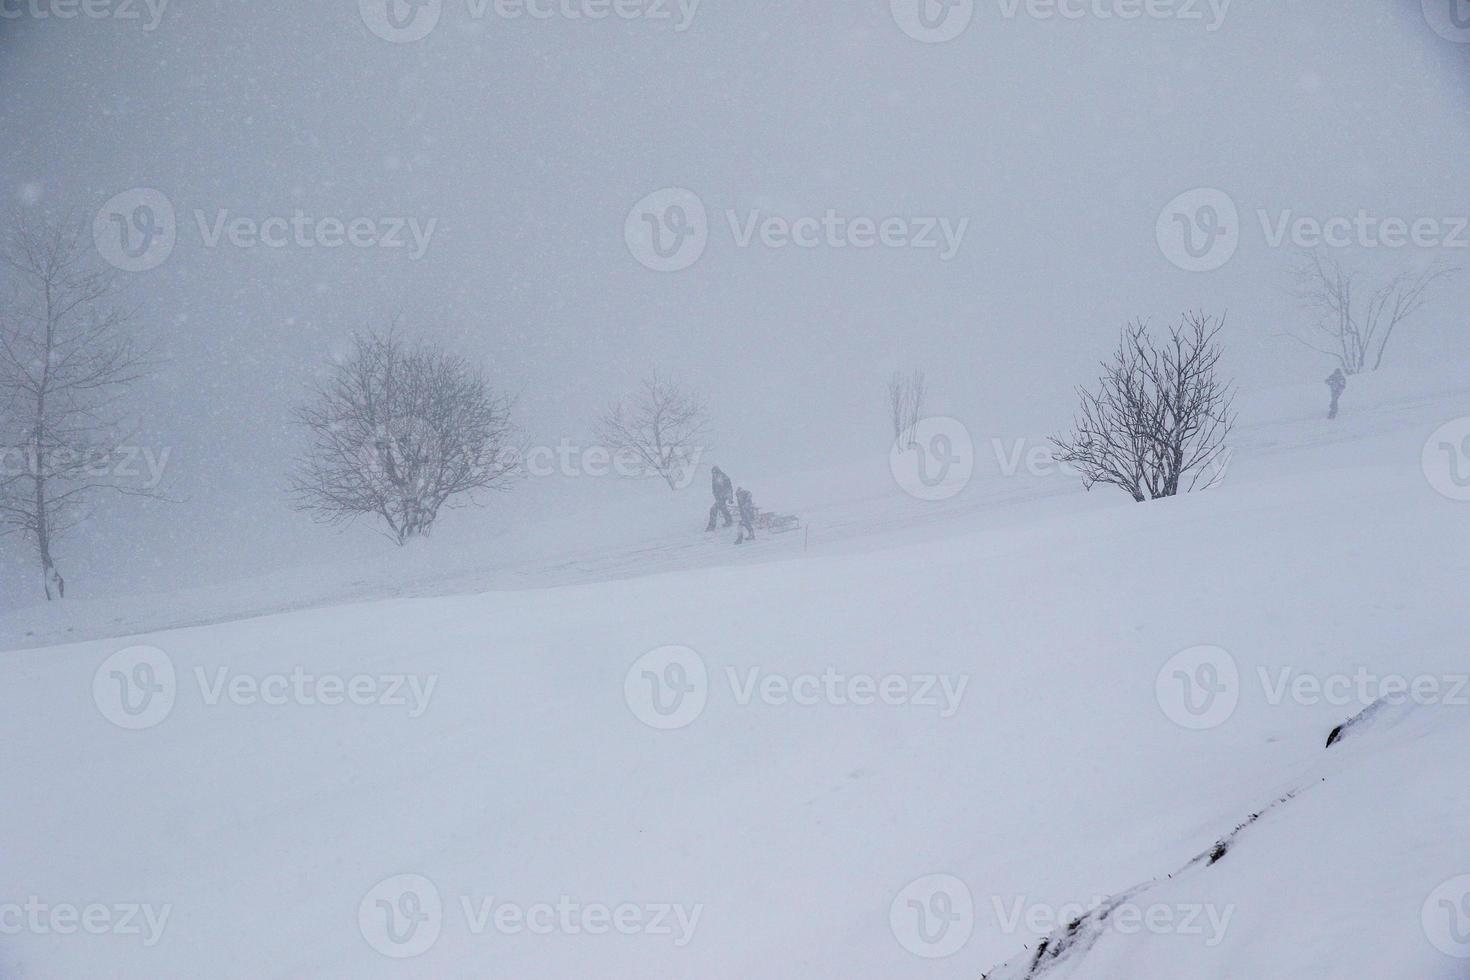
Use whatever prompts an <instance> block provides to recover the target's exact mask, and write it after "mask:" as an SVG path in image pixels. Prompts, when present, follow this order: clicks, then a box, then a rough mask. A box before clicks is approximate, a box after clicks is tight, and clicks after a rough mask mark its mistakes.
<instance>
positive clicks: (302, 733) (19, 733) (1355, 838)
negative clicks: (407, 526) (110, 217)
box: [0, 375, 1470, 980]
mask: <svg viewBox="0 0 1470 980" xmlns="http://www.w3.org/2000/svg"><path fill="white" fill-rule="evenodd" d="M1319 389H1320V386H1319V385H1314V386H1311V387H1310V388H1308V387H1303V388H1290V389H1281V390H1279V391H1276V392H1273V393H1269V394H1267V395H1263V396H1261V397H1259V398H1257V399H1255V400H1253V401H1251V402H1250V403H1249V404H1243V405H1242V406H1241V407H1242V410H1243V418H1242V425H1241V428H1240V430H1239V433H1238V436H1237V438H1236V440H1235V442H1236V443H1237V444H1238V447H1239V448H1238V451H1237V452H1236V454H1235V456H1234V458H1233V459H1232V461H1231V464H1230V466H1229V468H1228V471H1227V472H1226V473H1225V475H1224V477H1223V479H1222V480H1221V482H1220V485H1219V486H1218V487H1216V488H1215V489H1213V490H1211V491H1209V492H1206V493H1202V494H1193V495H1189V496H1184V497H1178V498H1174V499H1168V500H1160V501H1154V502H1151V503H1150V504H1148V505H1147V506H1137V505H1134V504H1132V503H1131V502H1129V501H1128V500H1127V499H1126V498H1125V497H1124V496H1123V495H1121V494H1118V493H1116V492H1108V491H1103V490H1098V491H1095V492H1094V493H1092V494H1083V493H1081V492H1080V490H1079V489H1078V487H1077V486H1076V483H1075V480H1072V479H1070V478H1068V477H1066V476H1064V475H1060V474H1051V475H1047V474H1040V475H1034V474H1027V473H1025V472H1021V473H1019V474H1016V475H1012V476H1007V475H1005V474H1004V473H1003V472H1002V471H1001V466H1000V464H998V463H997V462H996V460H995V458H994V456H993V454H992V448H991V444H990V441H989V435H988V433H983V432H981V431H980V430H979V427H978V426H972V428H974V429H975V431H974V436H975V440H976V443H977V453H976V469H977V473H976V476H975V478H974V481H973V482H972V484H971V485H970V486H969V487H968V488H966V490H965V492H963V493H961V494H960V495H958V496H956V497H954V498H952V499H950V500H947V501H944V502H938V503H926V502H924V501H918V500H914V499H912V498H910V497H907V496H905V495H904V494H903V492H902V491H901V490H899V489H898V488H897V487H895V485H894V483H893V478H892V476H891V475H890V474H889V472H888V469H887V461H886V460H882V459H879V460H875V461H874V462H873V463H872V464H861V465H860V464H855V465H854V467H853V468H852V470H851V472H847V473H844V474H841V476H842V479H836V478H835V477H834V475H833V474H831V473H827V474H807V475H795V476H786V477H785V478H784V479H783V478H782V476H781V475H780V474H775V475H772V476H771V477H770V478H768V479H767V480H764V481H762V482H761V483H759V484H757V485H758V486H760V487H761V488H762V499H763V501H770V503H771V506H775V507H777V508H778V509H783V510H784V509H790V510H794V511H797V512H799V513H801V515H802V516H803V518H804V519H805V520H806V522H807V525H808V528H807V529H804V530H803V531H800V532H794V533H791V534H787V535H783V536H776V537H764V538H761V539H760V540H758V541H757V543H756V545H755V546H754V547H752V548H749V549H738V550H737V549H734V548H732V547H730V542H729V536H728V534H726V533H725V532H721V533H720V534H718V535H716V536H713V537H706V536H704V535H703V534H702V533H701V531H700V529H699V526H698V522H699V520H700V518H701V517H702V514H701V513H700V512H699V510H698V505H697V499H698V498H692V497H685V496H682V495H679V496H674V495H671V496H670V497H669V498H667V499H665V498H664V497H661V496H660V497H657V498H649V497H646V496H644V495H642V494H636V495H634V494H630V495H629V496H628V497H627V498H626V499H625V500H624V501H623V502H621V503H619V504H617V505H616V506H619V507H626V508H627V511H626V516H625V515H624V514H622V513H620V512H616V511H612V510H605V511H603V512H602V513H601V515H600V518H601V519H592V520H588V521H579V522H568V526H567V527H566V528H563V529H561V530H560V531H558V530H557V529H555V528H553V527H551V526H549V525H548V526H542V527H539V528H531V529H527V530H524V531H522V532H520V534H521V535H522V536H521V537H520V538H519V539H518V538H517V537H516V535H514V534H513V535H510V536H509V537H508V538H507V540H506V541H504V542H503V543H504V548H503V550H502V551H501V552H499V554H501V555H503V556H504V557H503V558H501V559H500V560H497V561H490V562H487V561H486V560H485V559H484V556H483V553H479V552H478V551H477V550H476V548H470V547H468V546H465V550H464V551H463V552H461V553H459V554H456V553H455V552H454V548H455V545H454V544H453V543H452V542H451V543H445V544H444V545H443V549H442V550H441V551H439V552H437V553H436V555H437V558H443V556H445V555H449V556H452V559H453V560H452V561H450V562H449V563H448V565H447V566H446V564H445V562H444V561H440V560H437V558H436V561H435V562H434V563H433V567H434V568H435V569H436V572H435V574H434V575H432V576H430V575H428V574H424V575H421V576H420V575H414V574H405V573H403V572H401V571H394V572H390V571H388V570H386V569H375V568H363V569H355V570H346V569H338V570H329V571H324V572H319V573H315V574H311V575H305V574H303V575H302V576H300V577H299V578H295V579H293V578H290V577H285V576H283V577H281V578H279V579H277V580H261V581H258V582H256V583H254V584H253V585H252V586H251V588H250V590H249V592H248V594H247V593H246V590H245V589H243V588H239V587H237V588H233V589H231V590H218V591H215V592H211V591H209V590H201V591H200V593H199V595H198V596H197V597H194V599H195V600H197V601H194V600H190V601H188V602H183V603H181V602H180V601H179V599H178V597H174V600H173V601H172V602H171V603H170V602H165V601H164V600H163V599H162V598H161V597H160V598H159V599H157V600H149V599H147V598H146V597H143V598H139V599H135V600H130V601H128V602H119V603H116V604H113V605H110V606H103V605H90V606H88V605H84V606H82V607H81V611H80V612H76V611H75V610H70V611H69V612H70V614H71V615H72V616H73V617H75V618H74V619H73V620H72V621H70V622H65V623H64V622H62V621H61V620H59V619H47V618H45V617H44V616H42V615H41V614H40V613H38V611H36V610H19V611H17V612H14V613H11V614H8V615H7V616H6V618H5V620H4V629H5V631H6V633H5V635H6V643H7V645H13V646H16V647H25V649H17V650H15V651H13V652H10V653H7V654H5V655H3V658H0V671H3V677H4V681H5V683H4V684H3V685H0V717H3V718H4V719H5V721H4V723H3V732H4V735H5V742H6V746H7V750H6V752H5V755H4V764H3V765H4V775H5V784H6V787H7V800H6V805H5V806H4V807H3V808H0V836H3V839H5V840H8V841H26V842H28V846H26V847H24V848H15V847H7V848H5V849H4V850H3V852H0V885H3V894H0V901H3V902H7V903H10V904H6V905H3V906H0V976H5V977H11V976H14V977H21V978H28V977H83V976H96V977H101V976H116V977H161V976H211V977H226V976H230V977H252V978H253V977H265V976H272V977H328V976H332V977H338V976H340V977H354V978H363V977H402V976H434V977H506V978H512V977H514V978H519V977H532V976H545V977H594V976H595V977H609V978H611V977H629V978H633V977H637V978H644V977H652V976H657V977H691V978H696V977H697V978H719V977H730V978H748V977H791V978H798V977H834V978H837V977H841V978H857V977H862V978H875V980H877V978H882V980H889V978H896V977H934V978H938V977H945V978H970V980H974V978H978V977H980V976H982V975H989V976H991V977H994V978H1005V980H1016V978H1027V977H1045V978H1049V980H1052V978H1055V980H1061V978H1066V980H1113V978H1119V977H1128V978H1130V980H1174V978H1179V977H1185V976H1187V977H1191V978H1206V980H1207V978H1244V977H1248V978H1252V980H1268V978H1282V980H1285V978H1293V980H1318V978H1320V980H1338V978H1341V977H1344V976H1363V977H1373V978H1375V980H1378V978H1382V980H1399V978H1402V980H1452V978H1463V977H1466V976H1470V958H1466V957H1470V897H1467V896H1470V878H1466V877H1463V876H1467V875H1470V840H1467V838H1466V836H1465V834H1464V820H1465V815H1466V813H1470V762H1467V761H1466V754H1465V751H1464V746H1465V745H1466V739H1467V736H1470V687H1466V685H1465V684H1464V679H1465V677H1466V674H1467V672H1470V661H1467V658H1466V650H1465V642H1464V638H1465V637H1466V636H1467V635H1470V605H1467V604H1466V602H1465V601H1464V592H1465V585H1466V583H1467V582H1470V520H1467V514H1470V512H1467V510H1466V508H1470V504H1466V503H1463V502H1459V501H1455V500H1451V499H1448V498H1447V497H1446V496H1444V495H1442V494H1441V493H1438V492H1436V490H1435V488H1434V486H1433V485H1432V481H1431V479H1429V478H1427V476H1426V473H1425V472H1424V470H1423V468H1422V467H1421V452H1422V450H1423V449H1424V446H1425V440H1426V439H1427V438H1428V437H1429V436H1430V434H1431V433H1432V432H1434V431H1435V430H1436V428H1438V427H1439V426H1440V425H1441V424H1443V423H1445V422H1448V421H1450V420H1453V419H1456V418H1460V417H1464V416H1467V415H1470V388H1465V387H1458V388H1457V387H1456V386H1455V385H1453V384H1446V385H1444V386H1442V387H1441V388H1439V389H1435V388H1432V387H1431V388H1425V387H1423V386H1422V383H1416V384H1415V385H1412V386H1411V385H1410V384H1408V383H1407V381H1405V380H1402V379H1401V380H1395V379H1394V378H1393V377H1392V376H1387V375H1385V376H1384V377H1383V378H1378V379H1372V380H1371V381H1370V382H1366V383H1364V384H1363V385H1362V389H1363V394H1362V395H1360V396H1359V397H1358V399H1357V400H1356V401H1355V402H1353V404H1352V405H1351V411H1350V412H1349V413H1348V414H1346V415H1345V416H1344V417H1343V418H1342V419H1340V420H1339V421H1338V422H1336V423H1328V422H1326V421H1324V420H1321V419H1320V418H1319V414H1320V409H1321V405H1320V401H1321V392H1320V390H1319ZM833 486H841V487H842V488H843V490H842V492H840V493H834V492H833V491H832V489H831V488H832V487H833ZM645 501H648V502H647V503H645ZM691 503H692V504H693V506H694V507H695V510H694V513H693V515H692V516H691V514H690V512H689V507H690V506H691ZM589 528H590V529H591V530H588V529H589ZM610 529H616V530H610ZM518 540H519V541H520V542H522V543H521V544H517V541H518ZM534 540H540V541H542V542H543V543H544V542H547V541H551V542H554V547H551V548H548V549H547V550H546V552H545V553H549V554H554V555H556V556H557V557H555V558H554V559H545V558H543V559H541V560H539V561H538V560H535V559H533V557H532V555H533V554H534V552H533V551H532V549H531V547H530V545H529V544H526V543H525V542H529V541H534ZM640 542H641V543H640ZM433 545H434V547H436V548H437V547H440V545H441V542H440V541H438V540H436V541H435V542H433ZM477 547H478V545H477ZM427 566H428V562H426V563H425V567H427ZM445 567H449V568H451V571H450V572H448V573H446V572H444V571H443V569H444V568H445ZM242 596H244V599H243V600H242V598H241V597H242ZM297 607H300V608H297ZM48 614H49V611H48ZM241 617H247V618H241ZM185 623H199V624H206V625H182V624H185ZM67 630H73V631H74V633H75V635H79V636H80V637H82V641H81V642H72V643H66V644H64V645H48V646H36V644H39V643H49V644H56V643H57V642H58V641H59V640H61V639H64V638H65V636H66V635H67ZM128 634H136V635H128ZM109 637H115V638H109ZM1399 680H1402V682H1403V684H1405V685H1407V686H1408V688H1409V689H1410V690H1412V692H1413V696H1412V697H1411V698H1410V699H1409V700H1410V702H1411V703H1409V704H1407V705H1390V706H1386V707H1381V708H1377V709H1374V710H1373V711H1370V712H1369V713H1368V716H1367V717H1366V718H1365V719H1363V720H1362V721H1361V722H1360V723H1359V724H1355V725H1352V726H1349V727H1348V728H1346V729H1344V731H1343V732H1342V733H1341V734H1340V737H1339V738H1338V739H1337V740H1336V741H1335V743H1334V744H1333V746H1332V747H1331V748H1328V747H1327V746H1326V742H1327V740H1328V736H1329V733H1331V732H1332V731H1333V730H1334V728H1336V727H1337V726H1338V725H1340V724H1341V723H1342V722H1344V721H1345V720H1347V719H1349V718H1351V717H1353V716H1355V715H1358V714H1359V713H1360V712H1363V711H1364V710H1365V709H1367V708H1369V707H1370V705H1372V704H1373V703H1374V702H1375V701H1377V700H1378V699H1379V698H1380V697H1383V696H1385V695H1387V696H1389V697H1390V698H1391V699H1392V700H1395V701H1400V700H1404V699H1403V698H1402V697H1400V696H1397V695H1396V692H1397V691H1399V690H1400V688H1397V687H1395V684H1396V683H1398V682H1399ZM1414 701H1419V702H1423V703H1421V704H1415V703H1412V702H1414ZM124 919H125V920H126V922H127V923H128V924H129V925H131V926H135V927H136V928H135V929H125V928H122V927H121V923H122V921H123V920H124ZM17 924H21V925H17ZM1043 943H1044V944H1045V945H1044V946H1043Z"/></svg>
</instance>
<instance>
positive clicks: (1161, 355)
mask: <svg viewBox="0 0 1470 980" xmlns="http://www.w3.org/2000/svg"><path fill="white" fill-rule="evenodd" d="M1223 327H1224V320H1223V319H1220V320H1217V319H1215V318H1214V317H1212V316H1209V315H1206V314H1204V313H1189V314H1185V315H1184V317H1183V318H1182V319H1181V321H1180V323H1179V325H1178V326H1175V327H1171V328H1170V329H1169V337H1168V339H1167V340H1166V341H1162V342H1160V341H1156V340H1154V338H1153V337H1152V336H1151V335H1150V333H1149V329H1148V325H1147V324H1146V323H1145V322H1143V321H1135V322H1133V323H1131V324H1129V325H1128V326H1126V327H1125V328H1124V329H1123V335H1122V339H1121V340H1120V341H1119V342H1118V349H1117V352H1116V353H1114V355H1113V360H1112V362H1111V363H1106V364H1104V365H1103V366H1102V367H1103V376H1102V379H1101V381H1100V383H1099V386H1098V390H1097V391H1095V392H1092V391H1088V390H1086V389H1081V388H1079V389H1078V392H1077V393H1078V395H1079V396H1080V398H1081V401H1082V405H1081V407H1080V408H1079V409H1078V412H1077V416H1076V419H1075V420H1074V422H1073V432H1072V434H1071V435H1069V436H1066V437H1062V436H1054V437H1053V438H1052V440H1051V441H1052V443H1053V445H1055V447H1056V450H1055V452H1054V453H1053V454H1052V455H1053V458H1054V459H1056V460H1057V461H1058V462H1061V463H1071V464H1072V465H1074V466H1076V467H1077V468H1078V469H1080V470H1081V472H1082V483H1083V486H1084V487H1086V488H1087V489H1089V490H1090V489H1092V487H1093V486H1095V485H1096V484H1099V483H1102V484H1108V485H1112V486H1115V487H1119V488H1121V489H1123V490H1125V491H1127V492H1128V493H1129V494H1131V495H1132V496H1133V499H1134V500H1138V501H1144V500H1152V499H1155V498H1158V497H1172V496H1174V495H1175V494H1177V493H1179V492H1180V491H1181V490H1185V491H1188V490H1194V489H1197V488H1202V486H1208V485H1210V484H1211V483H1212V482H1213V481H1215V480H1217V479H1218V472H1217V468H1218V467H1219V466H1220V465H1223V463H1224V462H1225V461H1226V459H1227V458H1228V456H1227V453H1228V449H1227V447H1226V439H1227V438H1228V437H1229V435H1230V430H1231V428H1232V427H1233V426H1234V424H1235V414H1234V412H1233V411H1232V409H1231V403H1232V401H1233V399H1234V393H1233V391H1232V386H1231V385H1230V384H1229V383H1228V382H1223V381H1221V379H1220V377H1219V366H1220V356H1221V347H1220V343H1219V335H1220V331H1221V329H1222V328H1223Z"/></svg>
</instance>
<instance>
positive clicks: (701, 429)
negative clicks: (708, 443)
mask: <svg viewBox="0 0 1470 980" xmlns="http://www.w3.org/2000/svg"><path fill="white" fill-rule="evenodd" d="M708 423H709V413H708V409H707V407H706V405H705V402H704V399H702V398H700V397H699V396H698V395H696V394H694V393H693V392H691V391H687V390H685V389H684V388H681V387H680V386H679V385H678V384H676V383H674V382H673V381H669V380H666V379H663V378H660V377H659V376H658V374H657V373H655V374H653V375H652V376H650V377H648V378H645V379H644V380H643V382H642V384H641V386H640V387H639V389H638V391H637V392H635V393H634V394H633V395H631V396H629V397H628V398H626V399H624V400H623V401H621V402H618V403H617V404H616V405H613V406H612V407H611V408H609V409H608V410H607V411H606V412H604V413H603V414H602V416H601V417H600V418H599V419H598V420H597V423H596V434H597V438H598V440H599V441H600V442H601V443H602V444H603V445H604V446H605V447H607V448H608V449H611V450H613V451H614V452H615V453H619V454H622V455H625V456H627V457H631V458H632V459H635V460H637V461H638V462H639V463H640V464H642V465H643V466H645V467H647V468H648V470H649V471H650V472H653V473H657V474H658V475H659V476H661V477H663V480H664V482H665V483H667V484H668V485H669V489H670V490H678V489H680V487H679V483H680V481H681V480H682V479H684V478H685V477H686V476H687V475H688V474H689V473H691V472H692V471H693V468H694V466H695V465H696V463H697V462H698V460H699V456H700V454H701V453H702V452H703V450H704V447H703V446H702V445H700V440H701V438H702V437H703V436H704V433H705V430H706V428H707V427H708Z"/></svg>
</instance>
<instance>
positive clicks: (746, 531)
mask: <svg viewBox="0 0 1470 980" xmlns="http://www.w3.org/2000/svg"><path fill="white" fill-rule="evenodd" d="M735 501H736V505H737V506H738V507H739V509H740V530H739V531H737V532H736V533H735V543H736V544H743V543H744V542H746V541H754V540H755V501H754V500H753V499H752V498H751V496H750V491H749V490H747V489H745V488H744V487H741V488H740V489H739V490H738V491H737V492H736V494H735Z"/></svg>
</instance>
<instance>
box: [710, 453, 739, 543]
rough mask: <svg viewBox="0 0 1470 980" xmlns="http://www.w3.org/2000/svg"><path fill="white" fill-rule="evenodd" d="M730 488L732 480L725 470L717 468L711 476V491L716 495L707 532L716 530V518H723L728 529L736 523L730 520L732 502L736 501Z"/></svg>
mask: <svg viewBox="0 0 1470 980" xmlns="http://www.w3.org/2000/svg"><path fill="white" fill-rule="evenodd" d="M730 487H731V483H730V478H729V477H728V476H726V475H725V471H724V470H722V469H720V468H719V467H718V466H716V467H715V468H714V472H712V473H711V474H710V491H711V492H712V493H713V494H714V495H715V502H714V505H713V506H712V507H710V509H709V525H708V526H707V527H706V528H705V531H713V530H714V529H715V518H716V517H723V518H724V519H725V526H726V527H729V526H730V525H731V524H732V523H734V522H733V521H732V520H731V518H730V501H731V500H732V499H734V498H733V496H732V495H731V493H730Z"/></svg>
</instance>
